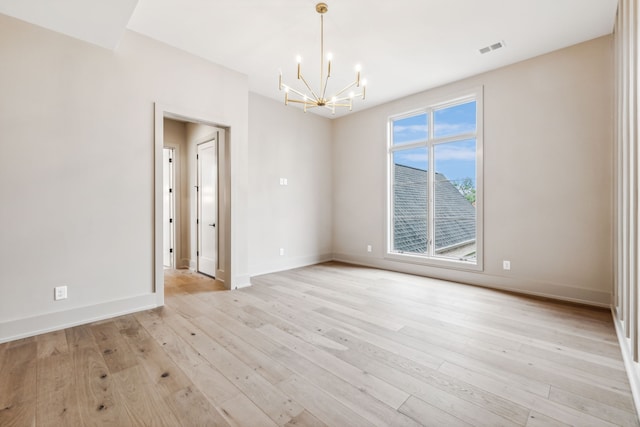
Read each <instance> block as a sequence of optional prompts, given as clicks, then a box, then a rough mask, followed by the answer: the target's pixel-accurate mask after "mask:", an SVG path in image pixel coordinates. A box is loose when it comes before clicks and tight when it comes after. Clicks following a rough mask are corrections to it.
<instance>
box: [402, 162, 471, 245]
mask: <svg viewBox="0 0 640 427" xmlns="http://www.w3.org/2000/svg"><path fill="white" fill-rule="evenodd" d="M394 173H395V180H394V184H395V185H394V192H393V198H394V201H393V202H394V203H393V206H394V221H395V222H394V225H393V226H394V250H396V251H401V252H412V253H425V252H426V251H427V227H428V222H427V200H428V197H427V195H428V194H427V192H428V186H427V171H425V170H422V169H416V168H412V167H409V166H404V165H397V164H396V165H395V167H394ZM435 175H436V182H435V189H436V198H435V201H434V202H435V213H436V217H435V224H436V235H435V244H436V246H435V248H436V252H438V251H443V250H445V249H447V248H451V247H456V246H460V245H463V244H465V243H469V242H473V241H475V239H476V209H475V207H474V206H473V205H472V204H471V203H470V202H469V201H468V200H467V199H466V198H465V197H464V196H463V195H462V194H460V192H459V191H458V190H457V189H456V188H455V187H454V186H453V184H452V183H451V182H450V181H449V180H448V179H447V177H445V176H444V175H442V174H440V173H437V172H436V174H435Z"/></svg>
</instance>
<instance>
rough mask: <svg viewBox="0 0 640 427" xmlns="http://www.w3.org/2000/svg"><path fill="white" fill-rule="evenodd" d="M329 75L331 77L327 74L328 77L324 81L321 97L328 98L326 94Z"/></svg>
mask: <svg viewBox="0 0 640 427" xmlns="http://www.w3.org/2000/svg"><path fill="white" fill-rule="evenodd" d="M329 77H331V76H330V75H329V74H327V78H326V79H325V81H324V87H323V88H322V98H321V99H326V98H325V96H326V94H327V85H328V83H329Z"/></svg>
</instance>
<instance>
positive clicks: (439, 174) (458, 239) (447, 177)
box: [434, 139, 476, 260]
mask: <svg viewBox="0 0 640 427" xmlns="http://www.w3.org/2000/svg"><path fill="white" fill-rule="evenodd" d="M434 161H435V170H436V173H435V187H434V188H435V195H434V196H435V197H434V220H435V229H434V237H435V248H434V254H435V255H436V256H442V257H448V258H456V259H465V260H475V259H476V207H475V204H476V140H475V139H467V140H464V141H455V142H449V143H444V144H437V145H436V146H435V147H434Z"/></svg>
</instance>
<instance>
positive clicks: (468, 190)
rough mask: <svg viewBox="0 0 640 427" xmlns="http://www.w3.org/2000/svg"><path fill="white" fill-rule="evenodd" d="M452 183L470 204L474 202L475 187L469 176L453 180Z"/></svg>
mask: <svg viewBox="0 0 640 427" xmlns="http://www.w3.org/2000/svg"><path fill="white" fill-rule="evenodd" d="M453 185H454V186H455V187H456V188H457V189H458V191H459V192H460V194H462V195H463V196H464V198H465V199H467V200H468V201H469V203H471V204H472V205H474V206H475V204H476V187H475V186H474V185H473V180H472V179H471V178H465V179H463V180H462V181H458V182H454V183H453Z"/></svg>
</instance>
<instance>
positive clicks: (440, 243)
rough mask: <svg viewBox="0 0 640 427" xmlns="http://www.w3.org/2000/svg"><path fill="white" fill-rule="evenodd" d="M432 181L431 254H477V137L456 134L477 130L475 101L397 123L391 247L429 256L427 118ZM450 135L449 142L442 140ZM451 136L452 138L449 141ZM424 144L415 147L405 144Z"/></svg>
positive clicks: (468, 257)
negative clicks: (468, 137)
mask: <svg viewBox="0 0 640 427" xmlns="http://www.w3.org/2000/svg"><path fill="white" fill-rule="evenodd" d="M430 117H432V120H433V124H434V128H433V138H434V139H433V141H435V142H436V143H435V144H433V146H432V147H431V149H432V150H431V153H432V155H433V157H434V158H433V160H434V161H433V164H434V167H435V174H434V175H433V178H432V179H434V183H433V188H434V191H435V194H434V196H435V197H434V207H433V209H434V213H432V214H431V215H433V217H434V218H433V224H434V230H433V231H434V232H433V238H434V245H435V246H434V250H433V255H435V256H440V257H448V258H455V259H464V260H474V259H475V256H476V210H475V197H476V140H475V138H471V139H460V138H455V136H456V135H460V136H461V137H462V135H464V134H468V133H473V132H475V130H476V103H475V101H472V102H466V103H463V104H458V105H454V106H449V107H446V108H442V109H439V110H435V111H433V112H432V114H429V113H420V114H416V115H413V116H410V117H406V118H402V119H398V120H394V121H393V146H394V150H393V164H394V171H393V179H394V181H393V216H394V218H393V235H394V238H393V250H394V251H396V252H404V253H415V254H428V252H429V251H428V236H429V232H428V231H429V230H428V227H429V224H430V223H431V221H429V220H428V218H429V217H428V215H429V214H428V211H429V207H428V190H429V187H430V186H429V183H428V180H429V179H430V178H429V174H428V167H429V152H430V148H429V145H430V144H427V140H428V138H429V118H430ZM441 138H447V139H446V141H447V142H438V141H439V140H441ZM449 138H452V139H449ZM419 142H424V145H422V146H419V147H415V146H413V148H406V149H404V148H402V145H407V144H412V143H419Z"/></svg>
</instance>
